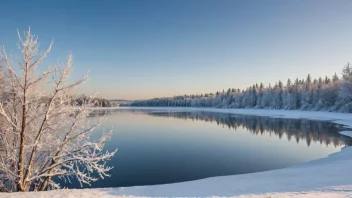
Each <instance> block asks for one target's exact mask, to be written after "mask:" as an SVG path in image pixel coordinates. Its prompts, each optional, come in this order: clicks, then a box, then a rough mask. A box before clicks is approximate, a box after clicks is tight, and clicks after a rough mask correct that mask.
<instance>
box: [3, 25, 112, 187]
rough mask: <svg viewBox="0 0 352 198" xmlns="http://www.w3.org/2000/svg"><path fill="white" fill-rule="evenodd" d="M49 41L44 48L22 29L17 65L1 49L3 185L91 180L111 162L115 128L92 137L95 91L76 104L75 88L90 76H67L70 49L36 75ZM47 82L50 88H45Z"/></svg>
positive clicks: (95, 123)
mask: <svg viewBox="0 0 352 198" xmlns="http://www.w3.org/2000/svg"><path fill="white" fill-rule="evenodd" d="M51 46H52V43H51V44H50V45H49V47H48V48H47V49H46V50H45V52H44V53H42V54H40V53H39V42H38V38H37V37H35V36H33V35H32V34H31V32H30V30H29V31H27V32H26V33H25V35H24V37H23V38H22V37H21V35H20V34H19V43H18V48H19V49H20V51H21V53H22V57H21V59H20V60H18V61H17V64H18V68H15V67H14V66H13V64H12V62H13V61H12V60H11V59H10V58H9V57H8V55H7V53H6V51H5V49H3V50H2V51H1V55H0V69H1V68H6V70H5V71H3V70H0V80H5V81H6V82H7V83H4V85H5V86H1V87H0V96H1V98H0V191H4V192H13V191H31V190H45V189H53V188H58V187H59V184H58V183H56V182H55V181H57V180H55V181H54V180H53V179H52V177H57V178H59V179H60V178H61V179H63V180H65V181H70V180H71V179H72V178H76V179H77V180H78V181H79V182H80V183H81V184H90V183H91V182H94V181H96V180H97V179H98V178H96V177H95V176H94V175H97V176H99V177H100V178H104V177H105V176H109V174H108V172H109V171H110V170H111V168H112V167H108V166H106V163H105V162H106V161H107V160H109V159H110V158H111V157H112V156H113V155H114V154H115V152H116V151H112V152H107V151H104V143H105V142H106V141H108V140H109V138H110V136H111V131H110V132H109V133H107V134H103V135H102V137H101V139H100V140H98V141H93V140H91V138H90V135H91V133H93V132H94V129H95V128H96V127H98V126H99V125H100V123H101V119H95V118H89V115H90V113H91V112H92V107H93V105H94V104H93V100H94V95H92V96H89V97H86V98H85V99H84V100H82V101H80V103H81V104H80V105H77V104H76V103H77V100H78V97H77V96H76V94H75V89H76V88H77V87H79V86H80V85H81V84H82V83H83V82H85V81H86V80H87V79H88V76H87V75H85V76H83V77H82V78H80V79H78V80H76V81H74V82H73V83H69V82H68V80H69V77H70V74H71V72H72V67H73V58H72V55H71V54H70V55H69V56H68V59H67V61H66V62H65V63H64V64H56V65H55V66H50V67H49V66H48V68H47V69H46V70H45V71H44V72H43V73H41V74H39V75H37V72H36V69H37V68H38V67H39V66H40V65H41V63H43V60H44V59H45V57H46V56H47V54H48V53H49V52H50V50H51ZM16 71H19V72H16ZM1 74H4V75H1ZM3 76H4V77H3ZM48 82H49V84H51V85H52V90H51V91H43V90H44V86H46V85H47V84H48Z"/></svg>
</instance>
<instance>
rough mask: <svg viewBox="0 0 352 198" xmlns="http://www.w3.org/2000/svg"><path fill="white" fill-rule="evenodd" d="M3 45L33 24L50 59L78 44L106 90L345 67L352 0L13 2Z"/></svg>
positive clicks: (1, 21)
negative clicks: (46, 46) (49, 50)
mask: <svg viewBox="0 0 352 198" xmlns="http://www.w3.org/2000/svg"><path fill="white" fill-rule="evenodd" d="M0 8H1V9H0V44H4V45H5V47H6V48H7V49H8V51H9V53H15V52H16V51H15V50H16V45H15V44H16V39H17V37H16V36H17V35H16V29H17V28H18V29H19V30H21V31H24V30H26V29H27V28H28V26H31V29H32V32H34V33H35V34H36V35H38V36H39V38H40V40H41V44H42V45H41V46H45V45H46V44H48V43H49V42H50V40H51V39H52V38H54V39H55V42H54V46H53V51H52V53H51V54H50V56H49V58H48V61H57V60H62V61H63V60H64V59H65V58H66V56H67V54H68V52H69V51H72V53H73V55H74V60H75V71H74V77H77V76H79V75H81V74H83V73H85V71H87V70H88V69H90V71H91V76H92V79H91V80H90V82H88V83H86V84H85V85H84V86H83V87H82V89H83V90H84V91H86V92H92V91H99V92H100V96H103V97H106V98H119V99H144V98H151V97H160V96H173V95H179V94H191V93H204V92H215V91H217V90H222V89H226V88H229V87H231V88H232V87H234V88H245V87H247V86H249V85H251V84H254V83H257V82H258V83H259V82H263V83H265V84H268V83H275V82H277V81H278V80H283V81H284V82H285V83H286V79H287V78H295V77H300V78H305V77H306V75H307V74H308V73H310V74H311V75H312V76H313V77H319V76H325V75H329V76H331V75H332V74H333V73H334V72H337V73H338V74H339V73H340V71H341V68H342V67H343V66H344V65H345V64H346V63H347V62H348V61H352V36H351V35H352V11H351V8H352V1H348V0H338V1H337V0H336V1H333V0H256V1H254V0H243V1H240V0H231V1H228V0H213V1H211V0H158V1H157V0H146V1H145V0H139V1H136V0H125V1H119V0H100V1H98V0H96V1H92V0H84V1H83V0H61V1H53V0H46V1H45V0H42V1H35V0H33V1H28V0H22V1H18V0H11V1H3V2H1V6H0Z"/></svg>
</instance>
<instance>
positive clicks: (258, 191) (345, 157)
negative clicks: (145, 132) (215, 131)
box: [0, 108, 352, 198]
mask: <svg viewBox="0 0 352 198" xmlns="http://www.w3.org/2000/svg"><path fill="white" fill-rule="evenodd" d="M118 109H126V108H118ZM133 109H137V108H133ZM138 109H148V110H150V109H154V110H163V111H208V112H219V113H232V114H244V115H259V116H270V117H283V118H294V119H300V118H302V119H314V120H327V121H331V122H334V123H338V124H343V125H346V127H351V128H352V114H342V113H330V112H311V111H286V110H262V109H208V108H204V109H203V108H138ZM341 133H342V134H344V135H349V136H352V132H351V131H343V132H341ZM258 163H260V162H258ZM351 167H352V147H347V148H344V149H342V151H341V152H339V153H335V154H332V155H330V156H328V157H327V158H323V159H318V160H315V161H311V162H308V163H304V164H301V165H297V166H293V167H289V168H285V169H278V170H272V171H266V172H258V173H252V174H244V175H233V176H223V177H213V178H207V179H202V180H197V181H190V182H182V183H175V184H165V185H155V186H136V187H128V188H105V189H82V190H57V191H49V192H41V193H33V192H31V193H12V194H0V197H4V198H17V197H25V198H32V197H66V198H76V197H88V198H89V197H94V198H97V197H99V198H108V197H126V196H127V197H243V198H247V197H250V198H264V197H265V198H267V197H271V198H274V197H297V198H306V197H329V198H330V197H331V198H337V197H352V179H351V178H352V171H351Z"/></svg>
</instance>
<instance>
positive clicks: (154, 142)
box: [65, 109, 352, 188]
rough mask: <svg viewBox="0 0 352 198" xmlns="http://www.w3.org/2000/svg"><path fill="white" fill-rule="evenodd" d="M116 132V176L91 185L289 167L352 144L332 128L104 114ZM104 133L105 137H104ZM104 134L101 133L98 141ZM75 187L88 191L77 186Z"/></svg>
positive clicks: (229, 117) (206, 116) (133, 112)
mask: <svg viewBox="0 0 352 198" xmlns="http://www.w3.org/2000/svg"><path fill="white" fill-rule="evenodd" d="M97 115H100V116H102V115H106V120H105V121H104V123H103V126H102V128H101V129H100V130H103V129H104V128H105V129H109V128H111V127H113V128H114V133H113V135H112V137H111V140H110V141H109V142H107V143H106V145H105V146H106V147H105V148H106V149H107V150H114V149H116V148H118V152H117V154H116V155H115V156H114V157H113V158H112V159H111V161H108V165H109V166H114V169H113V170H112V171H111V175H112V177H108V178H105V179H104V180H100V181H98V182H96V183H94V184H93V185H92V186H84V187H85V188H87V187H93V188H98V187H121V186H139V185H155V184H167V183H175V182H183V181H191V180H196V179H202V178H207V177H214V176H224V175H236V174H245V173H253V172H259V171H266V170H273V169H278V168H284V167H288V166H292V165H296V164H299V163H303V162H307V161H311V160H314V159H318V158H322V157H326V156H328V155H329V154H331V153H335V152H338V151H340V149H341V148H343V147H344V146H348V145H351V143H352V142H351V138H349V137H346V136H343V135H340V134H339V133H338V132H339V131H340V130H342V129H343V126H341V125H336V124H332V123H330V122H322V121H311V120H298V119H282V118H268V117H260V116H242V115H233V114H222V113H207V112H169V111H165V110H162V109H160V110H147V109H144V110H143V109H114V110H108V111H107V110H98V111H95V112H94V113H92V115H91V116H92V117H94V116H97ZM96 132H99V130H98V131H96ZM97 136H98V135H97ZM65 186H67V187H69V188H80V186H79V185H78V184H77V183H75V182H72V183H71V184H65Z"/></svg>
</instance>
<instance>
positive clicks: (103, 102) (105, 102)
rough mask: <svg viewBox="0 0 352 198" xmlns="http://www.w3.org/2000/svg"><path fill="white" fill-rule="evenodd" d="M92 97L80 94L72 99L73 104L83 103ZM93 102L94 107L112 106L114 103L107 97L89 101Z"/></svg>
mask: <svg viewBox="0 0 352 198" xmlns="http://www.w3.org/2000/svg"><path fill="white" fill-rule="evenodd" d="M89 100H90V99H89V98H88V97H87V96H84V95H83V96H79V97H77V98H76V99H72V102H71V104H72V105H82V104H83V103H84V102H87V101H89ZM89 102H91V103H92V104H93V106H94V107H112V106H113V104H112V103H111V102H110V101H109V100H106V99H103V98H94V99H91V101H89Z"/></svg>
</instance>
